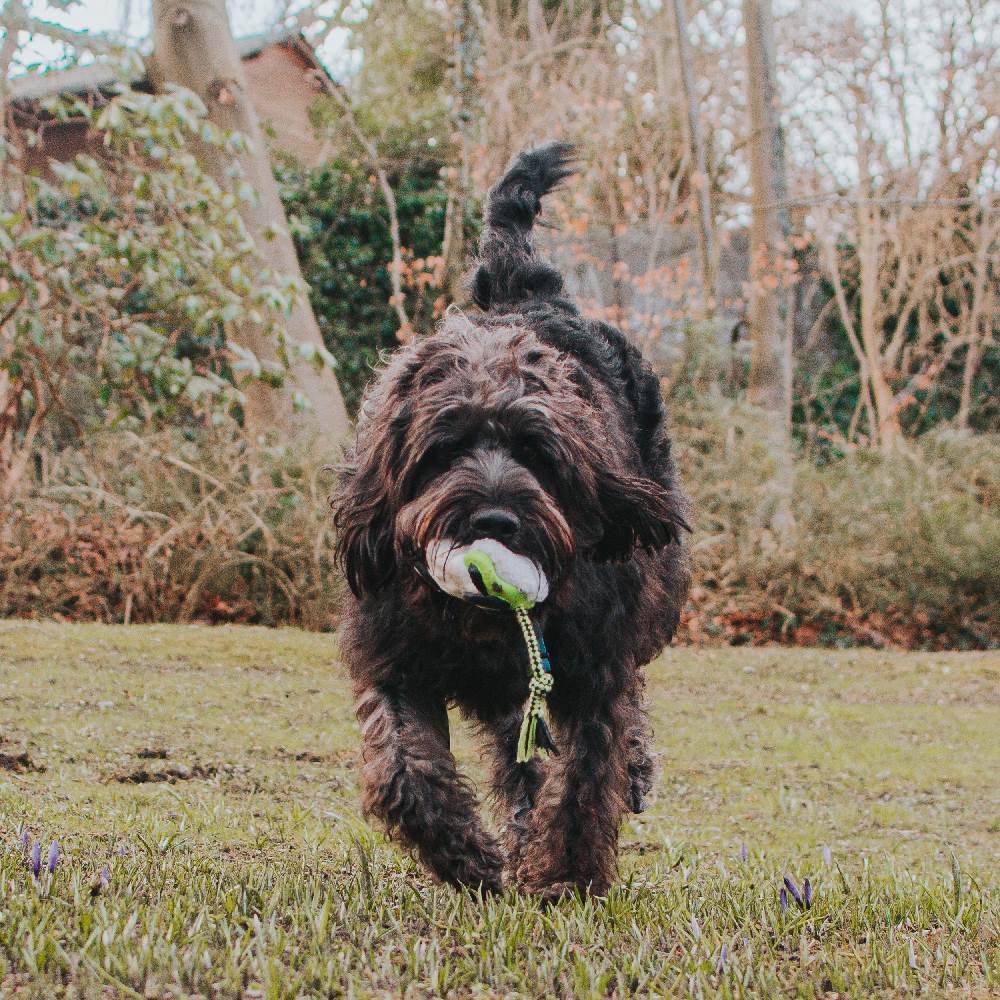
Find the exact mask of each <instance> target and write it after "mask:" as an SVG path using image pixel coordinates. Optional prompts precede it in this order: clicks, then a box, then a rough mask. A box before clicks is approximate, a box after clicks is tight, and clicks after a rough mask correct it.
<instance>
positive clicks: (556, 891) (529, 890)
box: [518, 882, 587, 906]
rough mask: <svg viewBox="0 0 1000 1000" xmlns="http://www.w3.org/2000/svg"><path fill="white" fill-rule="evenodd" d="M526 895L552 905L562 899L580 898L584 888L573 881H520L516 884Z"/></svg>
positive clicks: (584, 892) (582, 895)
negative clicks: (520, 882)
mask: <svg viewBox="0 0 1000 1000" xmlns="http://www.w3.org/2000/svg"><path fill="white" fill-rule="evenodd" d="M518 889H520V891H521V892H523V893H524V894H525V895H526V896H534V897H535V898H536V899H537V900H538V901H539V902H540V903H542V905H544V906H553V905H555V904H556V903H559V902H562V900H564V899H566V900H571V899H577V900H579V899H582V898H583V897H584V896H586V894H587V893H586V890H585V889H582V888H581V887H580V886H578V885H577V884H576V883H575V882H548V883H530V882H529V883H522V884H520V885H519V886H518Z"/></svg>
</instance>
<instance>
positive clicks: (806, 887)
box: [802, 879, 813, 910]
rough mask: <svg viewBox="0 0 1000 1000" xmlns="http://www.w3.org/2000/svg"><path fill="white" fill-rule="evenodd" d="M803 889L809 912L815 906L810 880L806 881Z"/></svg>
mask: <svg viewBox="0 0 1000 1000" xmlns="http://www.w3.org/2000/svg"><path fill="white" fill-rule="evenodd" d="M802 888H803V892H802V895H803V896H804V897H805V901H806V909H807V910H808V909H809V908H810V907H811V906H812V905H813V890H812V886H811V885H810V884H809V879H806V881H805V884H804V885H803V887H802Z"/></svg>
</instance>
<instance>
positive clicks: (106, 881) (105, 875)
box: [100, 865, 111, 889]
mask: <svg viewBox="0 0 1000 1000" xmlns="http://www.w3.org/2000/svg"><path fill="white" fill-rule="evenodd" d="M100 882H101V888H102V889H107V887H108V886H109V885H110V884H111V871H110V870H109V869H108V866H107V865H105V866H104V867H103V868H102V869H101V878H100Z"/></svg>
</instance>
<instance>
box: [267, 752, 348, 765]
mask: <svg viewBox="0 0 1000 1000" xmlns="http://www.w3.org/2000/svg"><path fill="white" fill-rule="evenodd" d="M274 754H275V756H276V757H280V758H281V759H283V760H294V761H298V762H299V763H302V764H334V765H337V766H339V765H343V764H353V763H354V761H355V759H356V757H357V754H356V752H355V751H353V750H331V751H330V752H329V753H316V752H315V751H313V750H286V749H285V748H284V747H275V750H274Z"/></svg>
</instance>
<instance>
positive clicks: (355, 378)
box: [277, 159, 478, 413]
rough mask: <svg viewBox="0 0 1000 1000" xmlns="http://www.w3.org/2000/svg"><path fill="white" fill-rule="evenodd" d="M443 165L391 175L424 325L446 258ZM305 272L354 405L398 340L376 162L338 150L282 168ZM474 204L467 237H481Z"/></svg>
mask: <svg viewBox="0 0 1000 1000" xmlns="http://www.w3.org/2000/svg"><path fill="white" fill-rule="evenodd" d="M441 166H442V164H441V163H440V162H438V161H435V160H420V161H414V162H411V163H409V164H408V165H407V167H406V168H405V169H401V170H399V171H397V172H396V173H394V174H392V175H391V176H390V182H391V183H392V186H393V190H394V193H395V195H396V202H397V214H398V216H399V230H400V241H401V243H402V247H403V256H404V264H405V266H406V272H405V273H404V276H403V279H404V291H405V292H406V298H407V310H408V311H409V313H410V317H411V319H412V320H413V324H414V327H415V328H416V330H417V333H418V334H422V333H427V332H429V331H430V329H431V328H432V326H433V323H434V321H435V320H436V319H437V318H438V317H439V316H440V314H441V310H442V308H443V307H444V305H445V304H446V303H445V300H444V298H443V297H442V293H441V287H440V286H441V283H440V274H439V271H438V265H439V263H440V261H439V258H438V257H437V254H439V253H440V251H441V241H442V239H443V236H444V221H445V208H446V205H447V200H448V197H447V193H446V191H445V189H444V185H443V183H442V181H441V177H440V171H441ZM277 173H278V178H279V181H280V183H281V190H282V199H283V201H284V204H285V211H286V213H287V214H288V217H289V225H290V226H291V229H292V232H293V234H294V236H295V243H296V247H297V249H298V252H299V259H300V262H301V264H302V272H303V275H304V277H305V279H306V281H307V282H308V283H309V288H310V300H311V302H312V306H313V310H314V311H315V313H316V318H317V320H318V321H319V325H320V330H321V331H322V333H323V339H324V341H325V343H326V347H327V349H328V350H329V351H330V353H331V354H333V356H334V357H336V358H337V360H338V365H339V366H338V369H337V377H338V380H339V382H340V388H341V391H342V392H343V394H344V401H345V402H346V403H347V406H348V409H349V410H350V411H351V412H352V413H353V412H354V411H355V410H356V409H357V406H358V403H359V402H360V399H361V394H362V392H363V391H364V387H365V385H366V384H367V383H368V381H369V379H370V378H371V376H372V371H373V369H374V367H375V366H376V364H377V363H378V361H379V357H380V355H381V354H382V352H385V351H391V350H393V349H394V348H396V347H398V346H399V342H398V341H397V339H396V330H397V328H398V326H399V322H398V319H397V316H396V313H395V311H394V309H393V307H392V305H391V304H390V296H391V295H392V284H391V279H390V276H389V264H390V262H391V260H392V242H391V239H390V235H389V221H388V214H387V211H386V208H385V203H384V201H383V199H382V196H381V193H380V192H379V189H378V185H377V184H376V183H375V179H374V177H372V176H371V171H370V170H369V169H368V168H367V167H366V166H365V165H364V164H362V163H359V162H358V161H357V160H347V159H338V160H334V161H332V162H331V163H329V164H327V165H324V166H322V167H319V168H317V169H315V170H303V169H301V168H296V167H294V166H290V165H288V164H285V165H281V166H279V167H278V170H277ZM477 226H478V212H477V211H476V209H475V206H470V209H469V212H468V214H467V217H466V220H465V229H466V234H467V235H466V245H467V246H468V245H471V243H472V242H473V241H474V239H475V232H476V228H477Z"/></svg>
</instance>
